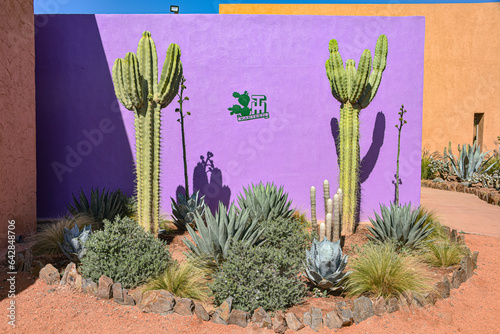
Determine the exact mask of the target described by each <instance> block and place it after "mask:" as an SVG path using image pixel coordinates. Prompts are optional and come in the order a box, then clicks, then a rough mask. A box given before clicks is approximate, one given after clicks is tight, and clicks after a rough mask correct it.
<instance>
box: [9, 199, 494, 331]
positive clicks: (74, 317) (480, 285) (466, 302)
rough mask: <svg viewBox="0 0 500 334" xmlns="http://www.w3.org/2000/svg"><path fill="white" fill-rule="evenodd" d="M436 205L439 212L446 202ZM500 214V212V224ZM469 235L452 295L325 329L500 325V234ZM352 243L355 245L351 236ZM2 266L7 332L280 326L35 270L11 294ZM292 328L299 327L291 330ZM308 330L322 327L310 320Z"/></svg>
mask: <svg viewBox="0 0 500 334" xmlns="http://www.w3.org/2000/svg"><path fill="white" fill-rule="evenodd" d="M441 192H443V193H447V192H445V191H441ZM463 195H465V194H463ZM444 196H446V195H444ZM486 205H487V204H486ZM436 209H437V210H436V211H438V212H439V210H438V209H439V208H436ZM499 209H500V207H499ZM445 211H446V210H445ZM476 214H477V219H476V222H478V221H481V214H480V213H479V212H476ZM499 221H500V214H499V215H498V216H497V224H498V223H499ZM449 225H452V224H449ZM180 237H181V236H180V235H178V236H175V237H174V238H173V240H169V241H170V244H171V246H170V250H171V251H173V252H174V258H177V259H181V258H183V256H182V251H183V250H184V249H183V245H182V244H181V242H180ZM465 242H466V244H467V245H468V247H469V248H470V249H471V250H472V251H479V260H478V265H477V269H476V271H475V272H474V276H473V277H472V278H471V279H469V280H468V281H467V282H465V283H463V284H462V285H461V286H460V288H458V289H455V290H452V291H451V296H450V298H448V299H445V300H439V301H438V302H437V303H436V304H435V305H433V306H426V307H424V308H418V309H417V308H410V309H406V310H402V311H398V312H395V313H391V314H383V315H382V316H380V317H379V316H375V317H371V318H369V319H367V320H365V321H363V322H362V323H360V324H357V325H353V326H350V327H346V328H342V329H340V330H328V329H325V330H323V332H325V333H327V332H340V333H398V334H399V333H481V334H487V333H500V285H499V284H498V277H499V275H500V269H499V268H500V258H499V256H498V251H499V250H500V238H499V237H495V236H485V235H476V234H466V235H465ZM347 247H349V245H348V244H347V242H346V248H347ZM346 251H347V249H346ZM0 269H1V271H0V282H1V283H0V310H1V311H0V313H2V314H3V316H2V317H1V319H2V320H1V321H0V333H30V334H31V333H156V332H167V333H196V334H199V333H272V331H270V330H267V329H259V328H256V327H255V326H253V325H249V326H248V327H247V328H245V329H243V328H240V327H237V326H234V325H229V326H223V325H217V324H214V323H211V322H202V321H201V320H199V319H198V318H197V317H196V316H195V315H193V316H181V315H177V314H171V315H166V316H162V315H157V314H150V313H142V312H141V311H140V310H139V308H138V307H131V306H121V305H118V304H116V303H114V302H113V301H107V300H97V299H96V298H95V297H93V296H90V295H85V294H83V293H77V292H74V291H71V290H69V289H67V288H57V287H56V288H54V287H53V286H49V285H47V284H45V283H44V282H43V281H42V280H41V279H34V278H32V277H31V275H30V274H28V273H19V274H18V275H16V295H15V298H14V299H11V298H8V297H7V295H8V290H9V284H8V283H9V282H8V281H7V280H6V279H7V278H8V276H7V274H6V267H5V266H4V265H2V266H1V268H0ZM329 299H332V298H328V299H323V300H322V299H317V298H308V299H307V300H306V301H305V304H304V305H300V306H298V307H296V308H295V310H301V309H302V308H304V309H306V308H308V307H310V306H311V305H315V306H319V307H322V306H324V303H329ZM11 300H15V307H16V309H15V328H12V326H11V325H9V323H8V321H9V319H8V318H7V315H8V307H9V305H10V302H11ZM332 301H333V299H332ZM322 303H323V305H322ZM322 308H324V307H322ZM286 333H293V331H292V330H287V332H286ZM300 333H304V334H307V333H315V332H314V331H312V330H311V329H309V328H304V329H302V330H300Z"/></svg>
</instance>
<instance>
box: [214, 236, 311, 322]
mask: <svg viewBox="0 0 500 334" xmlns="http://www.w3.org/2000/svg"><path fill="white" fill-rule="evenodd" d="M300 265H301V263H300V262H299V261H298V260H297V259H294V258H293V257H290V256H288V254H287V253H286V251H285V250H284V249H276V248H273V247H266V246H262V247H259V246H249V245H247V244H245V243H242V242H236V243H234V244H233V245H232V247H231V248H230V250H229V254H228V258H227V259H226V262H224V264H223V266H222V268H220V269H219V270H218V271H217V272H216V273H215V275H214V280H213V282H212V284H211V285H210V287H211V289H212V291H213V293H214V301H215V303H216V304H218V305H219V304H221V303H222V302H223V301H224V300H225V299H226V298H228V297H230V296H231V297H234V301H233V307H234V308H236V309H240V310H243V311H248V312H251V311H254V310H255V309H256V308H257V307H259V306H261V307H263V308H264V309H265V310H266V311H274V310H278V309H284V308H287V307H289V306H292V305H295V304H297V303H299V302H300V301H301V300H302V298H303V297H304V295H305V285H304V284H303V283H302V282H301V281H300V279H299V276H298V274H299V268H300Z"/></svg>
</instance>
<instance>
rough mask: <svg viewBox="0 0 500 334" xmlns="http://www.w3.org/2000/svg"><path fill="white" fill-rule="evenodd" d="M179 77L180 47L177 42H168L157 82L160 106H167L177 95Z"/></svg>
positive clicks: (180, 63) (180, 65)
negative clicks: (158, 81)
mask: <svg viewBox="0 0 500 334" xmlns="http://www.w3.org/2000/svg"><path fill="white" fill-rule="evenodd" d="M181 79H182V62H181V49H180V48H179V46H178V45H177V44H170V45H169V47H168V50H167V56H166V57H165V62H164V63H163V70H162V71H161V76H160V83H159V84H158V99H157V102H158V103H159V104H161V106H162V108H165V107H166V106H168V105H169V104H170V102H172V100H173V99H174V98H175V96H176V95H177V93H178V91H179V86H180V81H181Z"/></svg>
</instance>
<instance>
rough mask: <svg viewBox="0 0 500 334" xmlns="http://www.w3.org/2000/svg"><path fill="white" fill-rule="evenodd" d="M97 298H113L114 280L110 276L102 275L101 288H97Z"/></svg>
mask: <svg viewBox="0 0 500 334" xmlns="http://www.w3.org/2000/svg"><path fill="white" fill-rule="evenodd" d="M97 298H102V299H111V298H113V280H112V279H111V278H109V277H108V276H105V275H102V276H101V277H100V278H99V286H98V287H97Z"/></svg>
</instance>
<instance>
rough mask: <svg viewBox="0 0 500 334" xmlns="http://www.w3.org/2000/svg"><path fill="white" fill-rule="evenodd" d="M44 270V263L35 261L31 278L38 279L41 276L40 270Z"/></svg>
mask: <svg viewBox="0 0 500 334" xmlns="http://www.w3.org/2000/svg"><path fill="white" fill-rule="evenodd" d="M42 268H43V263H42V262H40V261H38V260H35V261H33V265H32V266H31V276H33V277H38V275H40V270H42Z"/></svg>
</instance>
